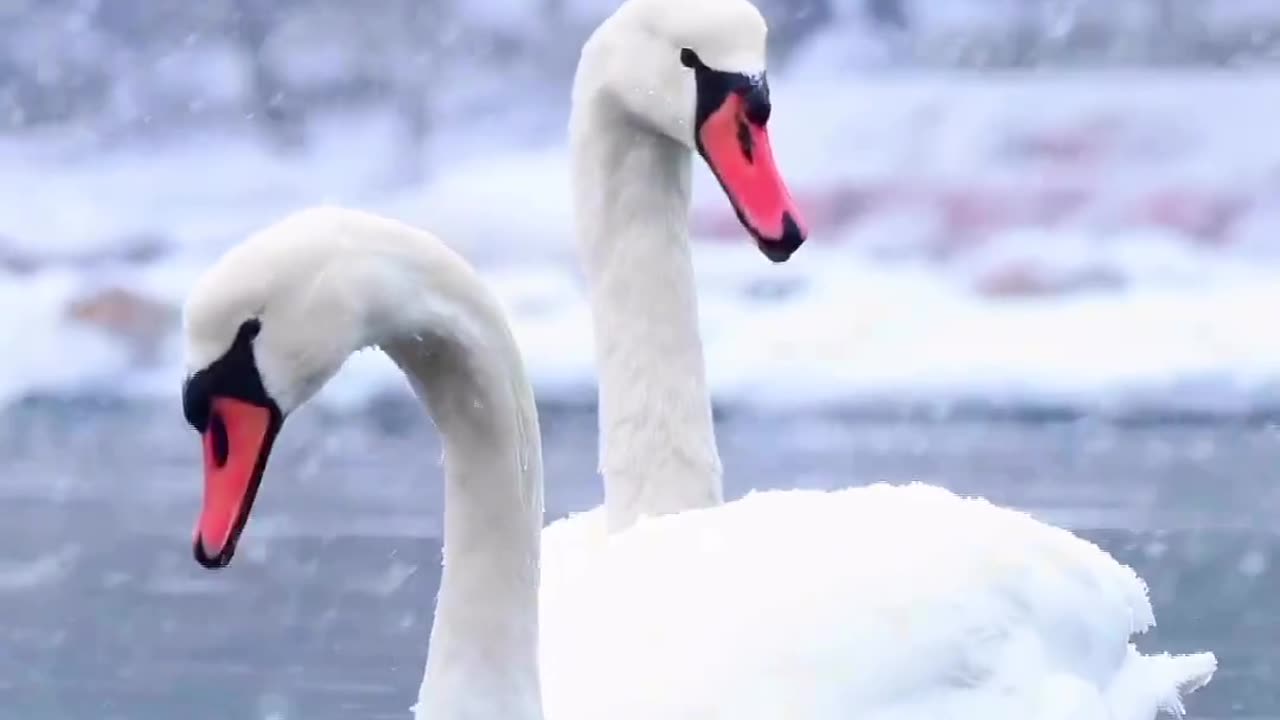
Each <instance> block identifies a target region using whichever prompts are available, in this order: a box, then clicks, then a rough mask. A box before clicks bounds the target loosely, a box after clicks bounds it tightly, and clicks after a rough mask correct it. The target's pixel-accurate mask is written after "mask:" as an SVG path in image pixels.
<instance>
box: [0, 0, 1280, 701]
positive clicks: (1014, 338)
mask: <svg viewBox="0 0 1280 720" xmlns="http://www.w3.org/2000/svg"><path fill="white" fill-rule="evenodd" d="M758 5H759V7H760V8H761V10H762V12H763V13H764V14H765V16H766V17H767V18H768V20H769V22H770V26H771V35H770V37H771V47H770V53H771V57H770V71H769V72H770V79H771V84H772V91H773V99H774V113H773V119H772V120H771V128H772V134H773V142H774V150H775V153H776V154H777V158H778V162H779V164H780V167H781V169H782V172H783V174H784V175H785V176H786V178H787V180H788V183H789V184H790V186H791V190H792V192H793V194H794V195H795V196H796V198H797V200H798V202H799V204H800V206H801V208H802V209H803V210H804V211H805V212H806V213H807V220H808V221H809V224H810V226H811V229H812V236H811V239H810V240H809V242H808V244H806V246H805V247H804V248H803V249H802V250H801V251H800V252H799V253H798V254H797V255H796V256H795V257H794V258H793V259H792V260H791V261H790V262H788V263H787V264H785V265H782V266H773V265H771V264H770V263H768V262H766V261H765V260H764V259H763V258H762V257H760V256H759V253H758V252H757V251H756V250H755V249H754V248H752V247H751V243H750V241H749V239H748V238H746V237H745V235H744V233H743V231H742V230H741V228H740V226H739V225H738V224H737V222H736V220H735V218H734V216H733V213H732V211H731V210H730V208H729V207H728V204H727V203H726V202H725V200H724V198H723V195H722V194H721V193H720V192H719V190H718V189H717V188H716V187H715V182H714V179H713V178H712V177H711V176H710V173H709V172H707V171H706V170H705V168H703V167H702V166H701V165H695V193H694V214H693V218H692V223H693V228H694V237H695V261H696V265H697V271H698V281H699V284H700V286H701V287H700V298H701V312H702V324H703V336H704V342H705V343H706V349H707V362H708V373H709V376H710V381H711V384H712V387H713V392H714V395H715V400H716V408H717V413H718V422H719V424H718V431H719V433H720V442H721V454H722V456H723V457H724V461H725V465H726V476H727V483H728V487H727V489H728V491H729V492H730V494H731V495H734V496H737V495H740V494H741V493H743V492H745V491H746V490H747V489H749V488H764V487H791V486H800V487H844V486H849V485H857V484H865V483H868V482H873V481H877V480H891V481H907V480H924V481H928V482H934V483H938V484H942V485H946V486H948V487H951V488H953V489H956V490H958V491H963V492H969V493H975V494H981V495H984V496H986V497H989V498H990V499H992V500H993V501H995V502H1000V503H1005V504H1009V505H1013V506H1016V507H1020V508H1023V509H1027V510H1030V511H1032V512H1033V513H1035V514H1036V515H1037V516H1039V517H1041V518H1042V519H1046V520H1048V521H1051V522H1055V523H1059V524H1062V525H1064V526H1066V527H1069V528H1071V529H1072V530H1074V531H1076V532H1078V533H1080V534H1082V535H1084V536H1086V537H1088V538H1090V539H1091V540H1094V541H1095V542H1098V543H1099V544H1100V545H1102V546H1103V547H1104V548H1105V549H1107V550H1108V551H1109V552H1112V553H1113V554H1115V555H1116V556H1117V557H1118V558H1119V559H1120V560H1121V561H1123V562H1127V563H1130V564H1132V565H1134V567H1135V569H1137V570H1138V572H1139V573H1140V574H1141V575H1142V576H1143V577H1144V578H1146V579H1147V580H1148V582H1149V583H1150V584H1151V591H1152V597H1153V601H1154V602H1155V605H1156V615H1157V620H1158V621H1159V623H1160V626H1159V628H1158V629H1157V630H1156V631H1154V632H1153V633H1152V637H1151V638H1149V639H1144V640H1143V641H1142V643H1140V644H1142V645H1144V647H1158V648H1159V649H1166V650H1170V651H1190V650H1197V649H1212V650H1214V651H1216V652H1217V653H1218V656H1219V661H1220V665H1221V669H1220V671H1219V674H1218V676H1217V677H1216V678H1215V680H1214V682H1213V683H1212V684H1211V685H1210V686H1209V687H1208V688H1206V689H1205V690H1203V691H1201V692H1200V693H1197V694H1196V695H1194V696H1193V697H1192V698H1191V699H1190V701H1189V703H1188V705H1189V708H1190V710H1191V714H1192V716H1194V717H1205V718H1243V719H1249V720H1257V719H1261V718H1278V717H1280V690H1277V684H1276V663H1277V662H1278V661H1280V650H1278V649H1277V648H1280V623H1278V622H1277V619H1276V617H1275V615H1274V612H1273V608H1274V598H1275V596H1276V593H1277V591H1280V578H1278V577H1277V572H1276V570H1275V569H1273V567H1272V566H1271V565H1270V560H1271V559H1272V557H1273V555H1274V553H1275V551H1276V550H1277V538H1276V534H1275V529H1274V528H1275V522H1274V518H1275V517H1276V514H1277V512H1278V511H1280V495H1278V494H1277V493H1278V492H1280V490H1277V483H1276V482H1274V481H1275V480H1276V479H1277V474H1278V473H1280V333H1277V332H1276V330H1275V327H1276V323H1275V315H1276V311H1277V309H1280V236H1278V235H1277V232H1280V143H1277V142H1276V141H1275V133H1276V130H1275V129H1276V128H1277V127H1280V73H1278V72H1277V70H1278V69H1280V3H1277V2H1275V1H1274V0H935V1H933V2H929V1H926V0H758ZM615 6H616V2H614V1H612V0H523V1H517V0H468V1H467V2H462V1H461V0H370V2H365V3H350V2H338V1H337V0H204V2H199V3H192V2H186V1H184V0H149V1H145V2H144V1H143V0H0V309H3V312H0V348H3V352H0V516H2V517H3V518H4V520H3V522H0V719H7V718H21V719H22V720H52V719H53V718H59V719H61V718H76V719H79V718H86V717H95V718H99V719H105V718H128V719H129V720H151V719H153V718H156V719H158V718H172V717H176V716H182V717H186V718H192V719H200V718H230V717H234V718H241V717H243V718H271V719H282V720H283V719H288V718H300V717H307V718H309V719H311V720H316V719H320V718H339V717H342V718H346V717H377V718H381V717H387V718H401V717H407V716H408V715H407V708H408V707H409V705H410V704H411V702H412V701H413V699H414V697H415V696H416V690H417V684H418V681H419V679H420V677H421V669H422V659H423V658H424V657H425V647H426V637H427V630H428V629H429V625H430V619H431V611H432V602H433V599H434V588H435V585H436V583H437V582H438V575H439V528H438V526H439V519H440V518H439V501H440V497H439V494H440V489H439V483H437V482H434V480H435V479H436V475H437V474H438V472H439V468H438V464H437V460H438V458H439V448H438V444H437V442H436V439H435V437H434V435H433V433H432V432H431V430H430V427H429V425H428V423H426V422H425V419H424V418H423V417H421V416H420V415H421V413H420V411H419V410H418V409H417V408H416V406H415V405H414V403H413V401H412V399H411V398H410V397H409V395H408V393H407V392H405V388H404V387H403V382H402V380H401V379H400V378H399V376H398V375H397V373H396V371H395V369H394V367H393V366H391V365H390V363H389V362H386V361H385V360H383V359H382V358H380V356H377V355H374V354H372V353H364V354H361V355H358V356H356V357H354V358H353V359H352V361H351V362H350V363H349V365H348V367H347V368H346V369H344V371H343V373H342V374H341V375H340V376H339V378H338V379H337V380H336V381H335V382H334V383H333V384H332V385H331V386H330V387H329V388H327V389H326V390H325V391H324V392H323V393H322V395H321V397H320V398H319V399H318V400H317V402H316V403H314V404H313V405H311V406H308V407H307V408H306V409H304V410H303V411H301V412H300V413H299V414H298V418H297V419H296V420H294V421H291V425H290V427H289V429H288V430H286V431H285V433H284V436H283V437H282V439H281V442H280V446H279V450H278V451H277V455H276V458H275V460H273V464H272V469H271V471H269V473H268V478H267V481H266V482H265V483H264V489H263V493H262V494H261V495H260V497H259V501H258V505H257V507H256V510H255V516H254V519H253V521H252V522H251V523H250V525H249V529H248V530H247V532H246V536H245V539H244V542H242V543H241V550H240V554H239V555H238V556H237V557H238V561H237V565H236V566H235V567H233V568H232V569H230V570H228V571H224V572H222V573H217V574H210V573H207V572H205V571H202V570H201V569H200V568H198V567H197V566H196V565H195V563H194V562H192V561H191V559H190V551H189V537H190V535H189V533H190V528H191V524H192V523H193V522H194V518H195V513H196V510H197V504H198V500H199V492H200V481H199V460H198V453H199V447H198V443H197V439H196V437H195V436H194V434H193V433H191V432H190V430H189V429H188V428H186V426H185V425H184V423H183V421H182V417H181V412H180V409H179V399H178V394H179V392H178V391H179V387H180V382H181V378H182V367H181V354H180V346H179V343H178V336H177V331H178V324H179V315H178V313H179V308H180V305H181V301H182V299H183V297H184V295H185V293H186V291H187V290H188V288H189V287H190V284H191V282H192V281H193V279H194V278H195V277H196V276H197V275H198V274H199V273H200V272H201V271H202V270H203V269H204V268H205V267H207V266H208V264H210V263H211V262H212V261H213V260H214V259H215V258H216V257H217V256H218V255H219V254H220V253H221V252H222V251H223V250H225V249H226V248H227V247H228V246H229V245H231V244H232V243H234V242H236V241H237V240H239V239H240V238H242V237H243V236H244V235H245V234H246V233H247V232H249V231H251V230H253V229H255V228H257V227H259V226H261V225H263V224H266V223H267V222H270V221H271V220H274V219H276V218H277V217H279V216H281V215H283V214H284V213H286V212H289V211H291V210H294V209H298V208H300V207H303V206H306V205H311V204H316V203H322V202H325V203H341V204H347V205H353V206H358V207H362V208H366V209H370V210H373V211H376V212H380V213H384V214H387V215H391V216H394V217H398V218H401V219H404V220H407V221H410V222H413V223H415V224H419V225H422V226H424V227H426V228H429V229H431V230H433V231H434V232H436V233H437V234H439V235H441V236H442V237H443V238H445V239H446V240H447V241H448V242H450V243H451V244H453V245H454V246H455V247H457V248H458V249H459V250H461V251H462V252H463V253H464V254H465V255H466V256H467V257H468V258H469V259H471V260H472V261H473V262H475V263H476V264H477V265H478V266H479V267H480V268H481V271H482V274H483V275H485V277H486V278H487V279H488V280H489V281H490V282H491V283H492V285H493V287H494V288H495V289H496V290H497V291H498V292H499V294H500V295H501V296H502V298H503V300H504V302H505V303H506V304H507V308H508V311H509V313H510V315H511V318H512V322H513V323H514V325H515V329H516V334H517V337H518V339H519V341H520V343H521V346H522V348H523V350H524V352H525V358H526V361H527V362H528V363H529V365H530V367H531V370H532V373H533V377H534V380H535V382H536V384H537V388H538V393H539V400H540V402H541V403H542V406H543V426H544V431H545V434H546V437H545V439H544V442H545V443H546V447H547V449H546V452H547V459H548V511H549V519H550V517H556V516H559V515H563V514H564V513H565V512H569V511H576V510H583V509H587V508H589V507H593V506H594V505H595V504H597V503H598V502H599V499H600V488H599V481H598V479H597V478H596V476H595V472H594V468H595V452H596V440H595V425H594V422H595V421H594V385H593V374H594V373H593V370H592V360H591V338H590V335H589V331H590V323H589V315H588V310H587V307H586V305H585V300H584V297H583V294H582V288H581V280H580V276H579V273H578V270H577V267H576V264H575V257H574V255H573V247H574V246H573V242H572V234H571V226H570V202H569V195H568V184H569V177H568V169H567V160H568V158H567V154H566V148H565V121H566V119H567V114H568V89H569V85H570V82H571V79H572V74H573V70H574V66H575V63H576V60H577V53H578V49H579V47H580V46H581V43H582V41H583V40H584V39H585V37H586V36H587V34H588V33H589V32H590V31H591V29H592V28H594V26H595V25H596V24H597V23H598V22H599V21H600V20H601V19H602V18H603V17H604V16H605V15H606V14H608V13H609V12H610V11H611V10H612V9H613V8H614V7H615ZM766 438H767V442H764V441H762V440H763V439H766ZM424 475H426V476H427V478H425V479H424V477H423V476H424Z"/></svg>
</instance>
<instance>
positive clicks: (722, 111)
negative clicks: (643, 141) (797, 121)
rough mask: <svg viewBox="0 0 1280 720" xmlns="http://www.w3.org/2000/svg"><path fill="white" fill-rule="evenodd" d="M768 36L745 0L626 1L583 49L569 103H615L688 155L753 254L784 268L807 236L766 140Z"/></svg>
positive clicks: (640, 125)
mask: <svg viewBox="0 0 1280 720" xmlns="http://www.w3.org/2000/svg"><path fill="white" fill-rule="evenodd" d="M767 34H768V28H767V26H766V24H765V21H764V18H763V17H762V16H761V15H760V12H759V10H757V9H756V7H755V6H754V5H752V4H751V3H750V2H748V1H747V0H627V1H626V2H624V3H623V4H622V6H621V7H619V8H618V10H617V11H615V12H614V14H613V15H612V16H610V17H609V18H608V19H606V20H605V21H604V23H602V24H601V25H600V27H599V28H598V29H597V30H596V32H595V33H594V34H593V35H592V37H591V38H590V39H589V40H588V41H587V43H586V45H585V46H584V47H583V51H582V57H581V59H580V60H579V64H578V76H577V78H576V80H575V104H576V103H578V102H588V97H594V98H598V99H604V100H612V101H615V102H616V103H617V104H618V106H620V107H621V108H622V110H623V112H624V113H625V114H626V115H628V116H629V117H630V118H631V119H632V120H633V121H634V123H635V125H637V126H639V127H642V128H646V129H648V130H650V131H652V132H656V133H658V134H660V135H664V136H666V137H669V138H671V139H672V140H675V141H676V142H678V143H681V144H682V145H684V146H685V147H687V148H689V149H690V150H691V151H694V152H697V153H698V155H700V156H701V157H702V159H703V160H704V161H705V162H706V163H707V165H708V166H709V167H710V169H711V171H712V173H713V174H714V175H715V177H716V179H717V180H718V181H719V183H720V186H721V188H722V189H723V190H724V192H725V194H726V195H727V196H728V198H729V202H730V203H731V204H732V206H733V209H734V212H735V213H736V214H737V216H738V220H739V221H740V222H741V223H742V225H743V227H744V228H745V229H746V230H747V232H749V233H750V234H751V235H752V237H754V238H755V240H756V244H757V245H758V246H759V248H760V250H761V251H762V252H763V253H764V254H765V256H766V257H768V258H769V259H770V260H772V261H774V262H784V261H786V260H787V259H789V258H790V257H791V255H792V254H793V253H794V252H795V251H796V250H797V249H798V248H799V247H800V245H802V244H803V243H804V241H805V237H806V235H807V231H806V229H805V226H804V223H803V222H802V220H801V218H800V213H799V211H798V209H797V208H796V205H795V202H794V200H792V198H791V193H790V192H789V191H788V189H787V186H786V183H785V182H784V181H783V179H782V175H781V173H780V172H779V171H778V168H777V165H776V164H775V162H774V159H773V149H772V146H771V143H770V140H769V133H768V122H769V116H770V114H771V112H772V103H771V101H770V98H769V82H768V79H767V77H766V72H765V69H766V68H765V51H766V37H767Z"/></svg>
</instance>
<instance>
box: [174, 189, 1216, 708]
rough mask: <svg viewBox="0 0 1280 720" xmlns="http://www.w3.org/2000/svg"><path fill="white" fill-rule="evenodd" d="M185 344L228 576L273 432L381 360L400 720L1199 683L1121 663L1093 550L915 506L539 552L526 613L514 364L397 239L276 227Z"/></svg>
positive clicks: (347, 220) (931, 699) (914, 492)
mask: <svg viewBox="0 0 1280 720" xmlns="http://www.w3.org/2000/svg"><path fill="white" fill-rule="evenodd" d="M184 326H185V332H184V335H185V345H186V358H187V360H186V362H187V367H188V375H187V379H186V381H185V384H184V387H183V410H184V413H185V415H186V417H187V419H188V421H189V422H190V423H191V424H192V426H194V427H195V428H196V429H197V430H198V431H199V432H200V433H201V434H202V437H203V443H204V457H205V489H204V501H203V506H202V509H201V512H200V519H199V522H198V524H197V529H196V535H195V539H194V554H195V557H196V559H197V560H198V561H199V562H200V563H201V564H202V565H204V566H206V567H211V568H214V567H223V566H226V565H227V564H228V563H229V562H230V561H231V559H232V556H233V554H234V551H235V547H236V543H237V541H238V539H239V537H240V534H241V532H242V531H243V529H244V527H245V523H246V522H247V520H248V517H249V513H250V510H251V508H252V504H253V500H254V497H255V496H256V493H257V489H258V485H259V483H260V481H261V479H262V476H263V472H264V470H265V468H266V463H267V459H268V457H269V455H270V452H271V447H272V443H273V441H274V439H275V437H276V435H277V433H278V432H279V431H280V429H281V426H282V425H283V423H284V421H285V418H286V417H287V416H288V414H289V413H290V412H291V411H293V410H294V409H296V408H297V407H299V406H300V405H301V404H303V403H304V402H306V401H307V399H308V398H309V397H311V396H312V395H313V394H314V393H315V392H316V391H317V390H318V388H319V387H320V386H321V385H323V384H324V382H325V381H326V380H327V379H328V378H330V377H331V376H332V375H333V374H334V373H335V372H337V370H338V368H339V367H340V366H341V365H342V363H343V361H344V360H345V358H346V357H347V356H348V355H350V354H351V353H352V352H355V351H356V350H359V349H361V348H364V347H368V346H377V347H380V348H382V349H383V350H384V351H386V353H387V354H388V355H389V356H390V357H391V358H392V359H393V360H394V361H395V362H396V363H397V364H398V365H399V366H400V367H401V368H402V369H403V370H404V372H405V373H406V375H407V376H408V377H409V380H410V384H411V385H412V386H413V388H414V390H415V391H416V392H417V393H418V394H419V395H420V396H421V397H422V398H423V399H424V400H425V401H426V403H427V405H428V407H429V409H430V411H431V414H432V416H433V418H434V420H435V422H436V424H437V426H438V427H439V428H440V431H441V433H442V435H443V437H444V447H445V457H446V468H445V519H444V573H443V576H442V578H441V586H440V594H439V598H438V601H437V608H436V617H435V622H434V625H433V627H432V632H431V646H430V650H429V653H428V658H427V664H426V671H425V674H424V678H423V682H422V687H421V689H420V693H419V700H418V705H417V707H416V712H417V716H418V717H419V718H432V719H433V720H442V719H444V720H454V719H461V718H503V719H505V720H542V718H543V707H544V705H545V707H546V709H547V717H549V718H551V719H552V720H587V719H588V718H590V719H592V720H596V719H598V718H600V717H612V718H624V719H625V718H637V720H638V719H639V718H655V717H660V718H761V719H763V718H779V717H786V718H799V719H802V720H826V719H828V718H848V717H859V718H873V719H889V718H893V719H895V720H898V719H900V720H906V719H908V718H910V719H920V720H923V719H924V718H929V719H930V720H933V719H936V718H943V719H946V718H985V719H992V720H996V719H999V718H1020V719H1027V718H1073V719H1075V718H1108V719H1109V720H1129V719H1132V718H1148V717H1151V716H1152V715H1153V714H1154V713H1155V711H1156V709H1157V708H1167V709H1173V710H1176V709H1178V708H1179V707H1180V705H1179V697H1178V692H1179V690H1180V689H1181V690H1187V689H1191V688H1194V687H1196V686H1198V684H1200V683H1203V682H1204V681H1207V679H1208V677H1209V676H1210V675H1211V674H1212V672H1213V669H1214V658H1213V656H1212V655H1210V654H1207V653H1206V654H1201V655H1192V656H1183V657H1169V656H1157V657H1145V656H1142V655H1140V654H1138V653H1137V651H1136V650H1134V649H1133V648H1132V647H1131V646H1130V645H1129V642H1128V639H1129V635H1130V634H1131V633H1132V632H1136V631H1140V630H1142V629H1144V628H1145V627H1147V626H1148V625H1150V624H1151V620H1152V618H1151V608H1150V606H1149V604H1148V603H1147V599H1146V595H1145V588H1144V587H1143V585H1142V583H1141V582H1140V581H1139V580H1138V579H1137V578H1136V577H1135V576H1134V575H1133V573H1132V572H1131V571H1129V570H1128V569H1127V568H1125V567H1123V566H1121V565H1119V564H1118V563H1116V562H1114V561H1113V560H1111V559H1110V558H1109V557H1107V556H1106V555H1105V554H1104V553H1102V552H1101V551H1100V550H1098V549H1097V548H1095V547H1094V546H1093V545H1091V544H1089V543H1087V542H1085V541H1083V540H1080V539H1077V538H1075V537H1073V536H1072V535H1070V534H1069V533H1067V532H1064V531H1062V530H1058V529H1055V528H1052V527H1048V526H1046V525H1043V524H1040V523H1037V522H1036V521H1034V520H1032V519H1031V518H1029V517H1027V516H1025V515H1023V514H1020V513H1016V512H1011V511H1008V510H1002V509H999V508H996V507H993V506H991V505H989V504H987V503H985V502H983V501H979V500H962V499H959V498H957V497H955V496H954V495H952V494H950V493H948V492H946V491H944V490H940V489H936V488H929V487H925V486H909V487H906V488H895V487H889V486H884V485H878V486H873V487H870V488H863V489H858V490H849V491H845V492H839V493H828V494H824V493H817V492H794V493H762V494H757V495H752V496H749V497H747V498H745V499H742V500H739V501H736V502H733V503H730V504H727V505H724V506H722V507H715V508H708V509H696V510H689V511H685V512H683V513H676V514H669V515H665V516H663V517H659V518H655V519H646V520H642V521H641V522H639V523H637V524H636V525H635V526H634V527H632V528H631V529H629V530H626V531H623V532H619V533H615V534H613V535H610V536H609V537H608V541H607V542H605V543H599V544H595V545H590V544H588V545H585V546H581V547H575V546H572V545H561V546H559V547H558V549H557V552H556V553H555V554H554V555H552V556H548V557H547V558H546V559H545V562H543V563H542V568H541V583H542V584H541V588H539V573H540V567H539V565H540V539H541V536H548V537H549V536H552V535H554V528H550V529H548V530H546V531H542V532H540V525H541V519H542V457H541V444H540V440H539V436H538V433H539V429H538V419H537V413H536V410H535V408H534V405H533V397H532V393H531V391H530V388H529V383H528V381H527V379H526V376H525V371H524V368H523V367H522V364H521V361H520V355H519V352H518V350H517V347H516V344H515V342H514V340H513V339H512V336H511V333H510V330H509V328H508V327H507V324H506V321H505V318H504V317H503V314H502V311H501V309H500V308H499V306H498V304H497V303H496V302H495V301H494V299H493V298H492V297H491V295H490V294H489V293H488V292H486V291H485V290H484V288H483V287H482V286H481V285H480V283H479V282H478V280H477V279H476V277H475V275H474V273H473V272H472V271H471V269H470V268H469V267H468V265H467V264H466V263H465V262H463V261H462V260H461V259H460V258H459V257H458V256H456V255H455V254H453V253H452V252H450V251H448V250H447V249H445V248H444V247H443V246H442V245H440V244H439V243H438V242H437V241H436V240H434V239H433V238H432V237H431V236H430V235H428V234H426V233H424V232H422V231H418V230H414V229H412V228H409V227H407V226H405V225H402V224H400V223H397V222H394V221H391V220H385V219H382V218H378V217H375V216H371V215H367V214H364V213H360V212H356V211H346V210H337V209H313V210H309V211H304V212H302V213H298V214H296V215H293V216H290V217H288V218H286V219H284V220H282V221H280V222H279V223H277V224H275V225H274V226H272V227H269V228H267V229H266V230H263V231H261V232H259V233H257V234H255V235H253V236H252V237H250V238H249V239H248V240H247V241H245V242H244V243H242V244H241V245H239V246H237V247H235V248H233V249H231V250H230V251H229V252H228V253H227V254H226V255H225V256H224V257H223V258H222V259H221V260H220V261H219V262H218V263H216V264H215V265H214V267H213V268H212V269H210V270H209V271H208V272H207V273H206V274H205V276H204V277H202V278H201V280H200V281H199V282H198V283H197V284H196V286H195V287H194V288H193V290H192V292H191V295H190V297H189V298H188V301H187V304H186V307H185V308H184ZM575 551H577V552H576V554H575ZM540 675H541V678H540Z"/></svg>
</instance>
